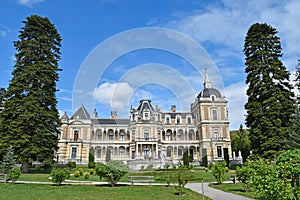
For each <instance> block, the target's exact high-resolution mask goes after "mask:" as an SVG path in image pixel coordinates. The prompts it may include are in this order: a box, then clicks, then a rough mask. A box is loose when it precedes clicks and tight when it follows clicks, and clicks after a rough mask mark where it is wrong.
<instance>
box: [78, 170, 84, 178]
mask: <svg viewBox="0 0 300 200" xmlns="http://www.w3.org/2000/svg"><path fill="white" fill-rule="evenodd" d="M78 171H79V175H80V176H82V175H83V170H82V168H79V169H78Z"/></svg>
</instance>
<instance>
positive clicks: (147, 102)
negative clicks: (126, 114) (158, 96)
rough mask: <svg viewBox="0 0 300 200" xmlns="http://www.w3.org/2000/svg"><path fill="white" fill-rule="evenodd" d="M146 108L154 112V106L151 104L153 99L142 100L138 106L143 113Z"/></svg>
mask: <svg viewBox="0 0 300 200" xmlns="http://www.w3.org/2000/svg"><path fill="white" fill-rule="evenodd" d="M144 109H148V110H149V111H150V112H151V113H152V112H153V110H154V108H153V106H152V104H151V100H148V99H146V100H140V105H139V106H138V108H137V110H138V112H139V113H140V114H141V113H142V112H143V110H144Z"/></svg>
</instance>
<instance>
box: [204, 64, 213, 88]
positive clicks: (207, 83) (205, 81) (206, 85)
mask: <svg viewBox="0 0 300 200" xmlns="http://www.w3.org/2000/svg"><path fill="white" fill-rule="evenodd" d="M203 86H204V88H211V82H210V81H209V79H208V74H207V68H205V76H204V83H203Z"/></svg>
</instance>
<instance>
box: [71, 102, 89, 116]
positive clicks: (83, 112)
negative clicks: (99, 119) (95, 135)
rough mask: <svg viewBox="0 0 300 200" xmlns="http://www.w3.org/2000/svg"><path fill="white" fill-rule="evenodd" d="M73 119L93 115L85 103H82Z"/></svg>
mask: <svg viewBox="0 0 300 200" xmlns="http://www.w3.org/2000/svg"><path fill="white" fill-rule="evenodd" d="M71 119H91V117H90V114H89V113H88V111H87V110H86V108H85V107H84V105H81V106H80V108H79V109H78V110H77V111H76V112H75V113H74V115H73V116H72V117H71Z"/></svg>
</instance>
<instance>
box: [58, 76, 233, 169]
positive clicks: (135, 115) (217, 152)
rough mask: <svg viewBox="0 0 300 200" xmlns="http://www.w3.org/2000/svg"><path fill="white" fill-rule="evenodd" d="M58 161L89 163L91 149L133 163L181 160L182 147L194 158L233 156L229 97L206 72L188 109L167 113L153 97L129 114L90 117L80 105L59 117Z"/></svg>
mask: <svg viewBox="0 0 300 200" xmlns="http://www.w3.org/2000/svg"><path fill="white" fill-rule="evenodd" d="M61 120H62V126H61V135H60V138H59V152H57V159H58V161H59V162H65V163H66V162H69V161H75V162H76V163H77V164H87V163H88V161H89V154H90V155H93V156H94V160H95V162H105V160H106V159H107V158H108V157H110V158H111V159H114V160H122V161H124V162H125V163H127V164H129V165H131V167H132V168H134V166H138V165H139V164H143V163H144V164H145V163H150V162H151V163H152V164H154V165H156V166H157V165H160V166H161V167H162V164H164V163H177V162H180V160H181V158H182V156H183V152H184V150H185V149H187V150H188V153H189V155H190V157H192V158H193V160H194V161H197V162H198V161H199V162H200V163H201V162H206V161H208V162H215V161H217V160H231V142H230V134H229V121H228V115H227V101H226V99H225V97H224V96H222V95H221V93H220V92H219V91H218V90H217V89H215V88H211V84H210V82H209V80H208V76H207V74H206V75H205V81H204V89H203V91H201V92H200V93H199V95H198V96H197V97H196V98H195V102H194V103H192V104H191V110H190V111H189V112H178V111H177V110H176V106H175V105H172V106H171V110H170V111H169V112H163V111H161V110H160V109H159V108H158V107H157V106H156V107H153V106H152V104H151V100H141V101H140V104H139V105H138V107H137V108H131V109H130V117H129V118H128V119H119V118H118V117H117V116H116V113H115V112H112V113H111V116H110V118H105V119H103V118H98V116H97V113H96V111H94V115H93V117H91V116H90V115H89V113H88V112H87V110H86V109H85V107H84V106H83V105H82V106H81V107H80V108H79V109H78V110H77V111H76V112H75V113H74V114H73V116H71V117H70V118H69V117H68V116H67V115H66V114H65V115H63V117H62V118H61Z"/></svg>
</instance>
